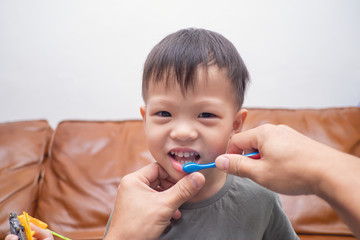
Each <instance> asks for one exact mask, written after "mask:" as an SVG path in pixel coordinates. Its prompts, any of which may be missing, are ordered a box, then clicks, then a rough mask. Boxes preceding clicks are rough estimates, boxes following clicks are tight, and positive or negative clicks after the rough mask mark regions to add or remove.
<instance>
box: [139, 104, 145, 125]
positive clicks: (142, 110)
mask: <svg viewBox="0 0 360 240" xmlns="http://www.w3.org/2000/svg"><path fill="white" fill-rule="evenodd" d="M140 113H141V116H142V119H143V121H144V122H145V121H146V107H145V106H141V107H140Z"/></svg>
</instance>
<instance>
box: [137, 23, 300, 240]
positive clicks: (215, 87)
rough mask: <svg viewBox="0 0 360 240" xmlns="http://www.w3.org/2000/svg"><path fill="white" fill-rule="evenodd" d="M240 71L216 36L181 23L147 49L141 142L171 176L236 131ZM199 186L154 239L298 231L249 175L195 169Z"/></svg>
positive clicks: (219, 147)
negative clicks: (200, 177)
mask: <svg viewBox="0 0 360 240" xmlns="http://www.w3.org/2000/svg"><path fill="white" fill-rule="evenodd" d="M248 79H249V75H248V71H247V69H246V67H245V64H244V63H243V61H242V59H241V57H240V56H239V54H238V52H237V50H236V49H235V47H234V46H233V45H232V44H231V43H230V42H229V41H228V40H227V39H226V38H224V37H223V36H221V35H219V34H217V33H215V32H211V31H207V30H203V29H185V30H180V31H178V32H175V33H173V34H170V35H169V36H167V37H165V38H164V39H163V40H162V41H161V42H160V43H159V44H157V45H156V46H155V47H154V48H153V50H152V51H151V52H150V54H149V56H148V58H147V60H146V62H145V66H144V73H143V87H142V94H143V98H144V102H145V106H143V107H141V108H140V111H141V115H142V117H143V120H144V124H145V131H146V137H147V142H148V146H149V150H150V152H151V154H152V155H153V157H154V158H155V160H156V161H157V162H158V163H159V164H160V165H161V166H162V167H163V168H164V169H165V171H167V173H168V174H169V175H170V176H171V178H173V180H174V181H175V182H176V181H178V180H179V179H181V178H182V177H184V176H185V174H186V173H185V172H183V171H182V166H183V164H185V163H188V162H196V163H200V164H204V163H210V162H214V161H215V158H216V157H217V156H219V155H221V154H223V153H225V152H226V149H227V146H228V143H229V140H230V138H231V136H232V135H233V134H234V133H236V132H239V131H241V127H242V125H243V123H244V121H245V118H246V115H247V111H246V110H245V109H241V106H242V103H243V100H244V93H245V89H246V85H247V83H248V81H249V80H248ZM201 172H202V173H203V174H204V176H205V178H206V183H205V186H204V187H203V188H202V189H201V190H200V192H199V193H198V194H197V195H196V196H195V197H194V198H193V199H191V200H190V201H189V202H188V203H186V204H184V205H183V206H182V207H181V208H180V211H181V213H182V215H181V218H180V219H179V220H176V221H175V220H174V221H172V223H171V225H169V226H168V228H167V229H165V231H164V232H163V234H162V235H161V237H160V239H252V240H255V239H298V237H297V236H296V234H295V232H294V230H293V229H292V227H291V224H290V222H289V221H288V219H287V217H286V216H285V214H284V212H283V211H282V209H281V206H280V201H279V199H278V197H277V196H276V195H275V194H273V193H272V192H270V191H268V190H266V189H264V188H262V187H260V186H259V185H257V184H255V183H254V182H252V181H251V180H249V179H242V178H238V177H234V176H232V175H227V174H226V173H224V172H221V171H220V170H217V169H206V170H202V171H201Z"/></svg>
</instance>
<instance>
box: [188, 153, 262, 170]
mask: <svg viewBox="0 0 360 240" xmlns="http://www.w3.org/2000/svg"><path fill="white" fill-rule="evenodd" d="M244 156H246V157H249V158H253V159H259V158H260V154H259V152H252V153H247V154H244ZM214 167H216V166H215V162H212V163H207V164H198V163H187V164H184V166H183V171H184V172H186V173H192V172H196V171H199V170H202V169H206V168H214Z"/></svg>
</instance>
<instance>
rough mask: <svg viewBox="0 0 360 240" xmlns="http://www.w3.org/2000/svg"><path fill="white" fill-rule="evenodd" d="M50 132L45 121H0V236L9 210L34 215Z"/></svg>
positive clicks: (2, 237)
mask: <svg viewBox="0 0 360 240" xmlns="http://www.w3.org/2000/svg"><path fill="white" fill-rule="evenodd" d="M51 133H52V129H51V127H50V126H49V124H48V122H47V121H45V120H38V121H23V122H11V123H2V124H0V209H1V211H0V223H1V225H0V239H4V238H5V236H6V235H7V234H8V233H9V231H10V230H9V221H8V217H9V213H10V212H16V213H19V214H21V213H22V211H26V212H28V213H29V214H31V215H33V214H34V208H35V207H36V206H35V205H36V201H37V199H36V198H37V194H38V180H39V178H40V177H41V174H42V163H43V161H44V158H45V157H44V156H46V153H47V146H48V143H49V142H50V137H51Z"/></svg>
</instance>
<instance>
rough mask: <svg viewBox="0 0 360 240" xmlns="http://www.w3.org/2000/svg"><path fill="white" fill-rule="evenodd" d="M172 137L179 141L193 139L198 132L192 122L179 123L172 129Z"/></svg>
mask: <svg viewBox="0 0 360 240" xmlns="http://www.w3.org/2000/svg"><path fill="white" fill-rule="evenodd" d="M170 137H171V138H172V139H175V140H178V141H192V140H194V139H196V138H197V137H198V132H197V131H196V129H195V128H194V127H193V126H192V125H191V124H179V125H177V126H176V127H175V128H173V129H172V130H171V133H170Z"/></svg>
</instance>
